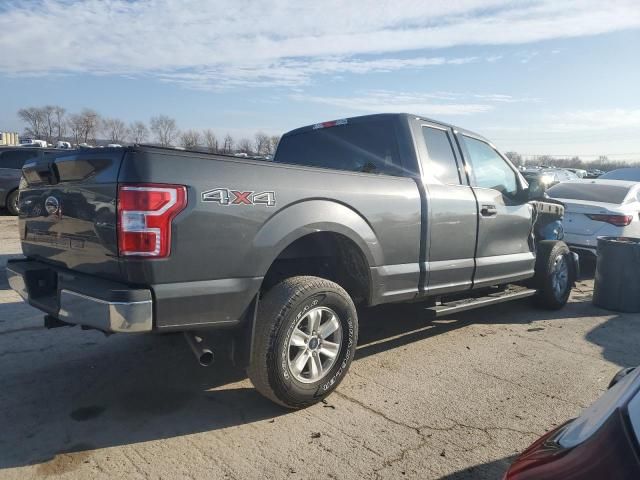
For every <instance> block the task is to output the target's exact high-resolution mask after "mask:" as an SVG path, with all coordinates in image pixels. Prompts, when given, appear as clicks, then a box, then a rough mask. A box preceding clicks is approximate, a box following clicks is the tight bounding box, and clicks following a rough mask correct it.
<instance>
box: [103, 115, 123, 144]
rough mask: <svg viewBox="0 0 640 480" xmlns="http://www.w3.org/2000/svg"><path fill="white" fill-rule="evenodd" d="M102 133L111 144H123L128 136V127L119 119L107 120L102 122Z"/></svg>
mask: <svg viewBox="0 0 640 480" xmlns="http://www.w3.org/2000/svg"><path fill="white" fill-rule="evenodd" d="M102 132H103V133H104V134H105V135H106V136H107V140H109V143H123V142H124V140H125V138H126V137H127V135H128V130H127V125H126V124H125V123H124V122H123V121H122V120H120V119H119V118H105V119H104V120H103V121H102Z"/></svg>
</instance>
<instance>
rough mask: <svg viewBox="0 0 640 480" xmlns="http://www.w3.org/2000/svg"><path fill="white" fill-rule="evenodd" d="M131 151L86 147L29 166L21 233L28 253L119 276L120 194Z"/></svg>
mask: <svg viewBox="0 0 640 480" xmlns="http://www.w3.org/2000/svg"><path fill="white" fill-rule="evenodd" d="M125 151H126V150H125V149H122V148H120V149H95V150H80V151H74V152H69V153H65V154H61V155H56V156H55V157H46V158H43V159H41V160H38V161H35V162H31V163H28V164H26V165H25V166H24V167H23V175H24V177H25V180H26V183H27V185H26V186H24V188H23V189H22V190H21V193H20V204H19V208H20V235H21V239H22V249H23V252H24V254H25V255H26V256H27V257H31V258H36V259H39V260H43V261H46V262H49V263H51V264H54V265H56V266H59V267H64V268H69V269H73V270H76V271H79V272H84V273H91V274H95V275H99V276H102V277H105V278H117V277H119V274H120V270H119V262H118V257H117V255H118V246H117V245H118V244H117V232H116V222H117V216H116V197H117V189H118V186H117V179H118V171H119V169H120V165H121V163H122V159H123V157H124V154H125Z"/></svg>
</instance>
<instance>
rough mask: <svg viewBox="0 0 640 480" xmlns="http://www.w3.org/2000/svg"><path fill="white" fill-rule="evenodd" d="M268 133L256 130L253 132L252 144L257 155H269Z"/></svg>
mask: <svg viewBox="0 0 640 480" xmlns="http://www.w3.org/2000/svg"><path fill="white" fill-rule="evenodd" d="M269 144H270V142H269V135H267V134H265V133H263V132H258V133H256V134H255V137H254V140H253V145H254V150H255V152H256V153H257V154H258V155H269V153H270V152H269Z"/></svg>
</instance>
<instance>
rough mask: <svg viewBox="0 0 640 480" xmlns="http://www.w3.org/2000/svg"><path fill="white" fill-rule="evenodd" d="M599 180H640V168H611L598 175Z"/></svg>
mask: <svg viewBox="0 0 640 480" xmlns="http://www.w3.org/2000/svg"><path fill="white" fill-rule="evenodd" d="M598 179H599V180H629V181H630V182H640V168H638V167H627V168H618V169H616V170H611V171H610V172H607V173H603V174H602V175H600V176H599V177H598Z"/></svg>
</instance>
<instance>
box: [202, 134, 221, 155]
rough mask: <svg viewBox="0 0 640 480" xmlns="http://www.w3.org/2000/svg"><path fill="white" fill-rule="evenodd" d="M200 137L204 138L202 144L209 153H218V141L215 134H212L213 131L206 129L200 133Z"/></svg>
mask: <svg viewBox="0 0 640 480" xmlns="http://www.w3.org/2000/svg"><path fill="white" fill-rule="evenodd" d="M202 136H203V137H204V143H205V145H206V146H207V150H208V151H209V153H216V152H217V151H218V139H217V138H216V134H215V133H213V130H211V129H209V128H208V129H206V130H205V131H204V132H202Z"/></svg>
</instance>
